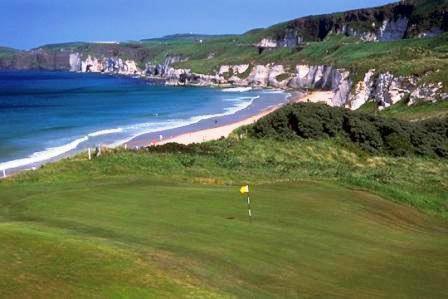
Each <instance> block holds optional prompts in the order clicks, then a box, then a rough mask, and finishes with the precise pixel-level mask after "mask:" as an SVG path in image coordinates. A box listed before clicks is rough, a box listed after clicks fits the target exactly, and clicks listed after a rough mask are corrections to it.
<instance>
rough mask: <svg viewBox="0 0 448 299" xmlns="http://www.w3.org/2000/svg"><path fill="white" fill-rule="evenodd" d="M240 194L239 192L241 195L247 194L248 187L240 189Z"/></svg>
mask: <svg viewBox="0 0 448 299" xmlns="http://www.w3.org/2000/svg"><path fill="white" fill-rule="evenodd" d="M240 192H241V194H245V193H249V186H248V185H246V186H243V187H241V189H240Z"/></svg>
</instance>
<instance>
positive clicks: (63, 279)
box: [0, 179, 448, 298]
mask: <svg viewBox="0 0 448 299" xmlns="http://www.w3.org/2000/svg"><path fill="white" fill-rule="evenodd" d="M238 190H239V186H216V185H200V184H186V183H185V184H181V183H176V184H172V183H171V182H170V181H169V180H165V181H163V180H162V181H149V180H140V181H132V182H129V181H126V180H124V179H111V180H110V181H109V182H102V183H99V182H90V183H72V184H64V185H62V184H53V185H51V184H47V185H39V184H34V185H33V184H30V185H14V184H12V185H5V186H2V189H1V190H0V192H1V193H0V244H1V249H0V297H5V298H8V297H9V298H23V297H29V298H67V297H82V298H90V297H94V298H97V297H103V298H118V297H125V298H145V297H172V298H179V297H190V298H201V297H202V298H208V297H241V298H264V297H266V298H271V297H292V298H296V297H299V298H301V297H323V298H328V297H332V298H334V297H352V298H370V297H389V298H408V297H411V298H443V297H447V296H448V290H447V289H446V283H447V281H448V223H447V222H446V221H445V220H439V219H438V218H435V217H430V216H427V215H425V214H422V213H420V212H418V211H417V210H415V209H413V208H410V207H406V206H403V205H399V204H395V203H393V202H390V201H385V200H383V199H381V198H379V197H377V196H375V195H372V194H369V193H366V192H363V191H356V190H349V189H345V188H342V187H338V186H335V185H332V184H329V183H316V182H302V183H288V184H286V183H285V184H272V185H258V186H254V187H253V193H252V194H251V196H252V200H253V206H252V207H253V212H254V219H253V221H252V223H250V222H249V220H248V216H247V208H246V201H245V198H244V197H243V196H241V195H240V194H239V193H238Z"/></svg>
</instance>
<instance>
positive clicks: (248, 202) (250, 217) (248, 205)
mask: <svg viewBox="0 0 448 299" xmlns="http://www.w3.org/2000/svg"><path fill="white" fill-rule="evenodd" d="M247 210H248V212H249V221H250V222H252V211H251V209H250V197H249V193H248V194H247Z"/></svg>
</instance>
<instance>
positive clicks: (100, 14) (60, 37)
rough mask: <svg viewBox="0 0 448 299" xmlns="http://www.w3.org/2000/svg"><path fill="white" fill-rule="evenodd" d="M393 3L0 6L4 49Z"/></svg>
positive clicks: (230, 26)
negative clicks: (5, 47)
mask: <svg viewBox="0 0 448 299" xmlns="http://www.w3.org/2000/svg"><path fill="white" fill-rule="evenodd" d="M390 2H392V1H390V0H313V1H309V0H220V1H217V0H0V13H1V17H0V45H2V46H10V47H14V48H20V49H28V48H33V47H37V46H39V45H42V44H47V43H59V42H68V41H112V40H117V41H124V40H139V39H142V38H149V37H159V36H162V35H167V34H173V33H189V32H194V33H207V34H222V33H243V32H245V31H247V30H249V29H253V28H258V27H267V26H270V25H273V24H275V23H278V22H282V21H286V20H290V19H294V18H297V17H301V16H305V15H310V14H322V13H330V12H335V11H343V10H347V9H355V8H361V7H371V6H378V5H383V4H386V3H390Z"/></svg>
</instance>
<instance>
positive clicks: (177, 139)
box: [146, 93, 304, 146]
mask: <svg viewBox="0 0 448 299" xmlns="http://www.w3.org/2000/svg"><path fill="white" fill-rule="evenodd" d="M303 96H304V95H299V94H297V93H296V94H292V95H290V96H287V98H288V102H286V103H282V104H278V105H275V106H272V107H267V108H265V109H264V110H262V111H260V112H258V113H257V114H255V115H252V116H249V117H247V118H243V119H240V120H238V121H235V122H232V123H229V124H225V125H222V126H217V127H213V128H206V129H202V130H196V131H190V132H187V133H184V134H180V135H177V136H173V137H170V138H167V139H164V140H162V141H157V142H155V143H153V144H149V145H146V146H157V145H163V144H167V143H179V144H184V145H188V144H192V143H201V142H207V141H212V140H218V139H221V138H227V137H229V135H230V134H231V133H232V132H233V131H235V130H236V129H238V128H240V127H242V126H246V125H250V124H253V123H255V122H256V121H258V120H259V119H260V118H263V117H264V116H266V115H268V114H270V113H272V112H274V111H276V110H278V109H280V108H281V107H283V106H284V105H286V104H289V103H297V102H299V101H300V100H301V99H302V98H303Z"/></svg>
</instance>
